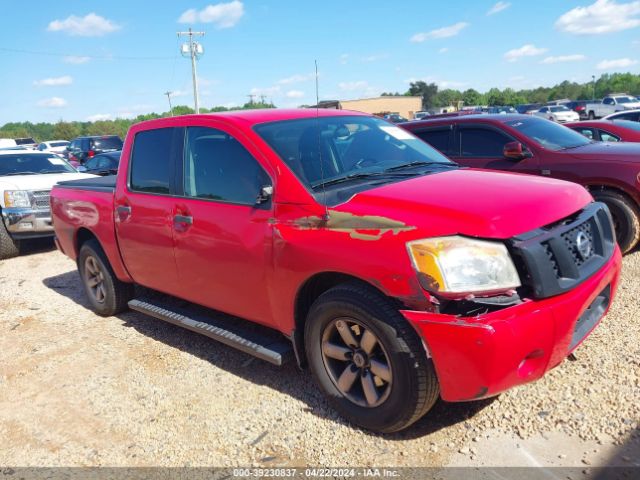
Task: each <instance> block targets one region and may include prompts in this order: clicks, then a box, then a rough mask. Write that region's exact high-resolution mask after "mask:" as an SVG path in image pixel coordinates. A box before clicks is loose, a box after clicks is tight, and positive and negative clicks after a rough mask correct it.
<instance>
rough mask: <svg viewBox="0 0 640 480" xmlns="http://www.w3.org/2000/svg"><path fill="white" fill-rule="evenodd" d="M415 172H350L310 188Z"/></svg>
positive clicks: (407, 174)
mask: <svg viewBox="0 0 640 480" xmlns="http://www.w3.org/2000/svg"><path fill="white" fill-rule="evenodd" d="M415 175H416V174H415V173H400V172H398V173H393V172H387V171H384V172H355V173H350V174H349V175H346V176H344V177H339V178H334V179H332V180H326V181H324V182H318V183H315V184H313V185H311V188H318V187H328V186H329V185H336V184H338V183H345V182H350V181H352V180H360V179H362V178H371V177H413V176H415Z"/></svg>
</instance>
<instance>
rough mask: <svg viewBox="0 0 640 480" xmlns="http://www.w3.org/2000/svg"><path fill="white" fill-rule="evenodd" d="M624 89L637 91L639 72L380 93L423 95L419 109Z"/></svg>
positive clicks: (592, 95) (423, 85) (419, 85)
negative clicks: (525, 84)
mask: <svg viewBox="0 0 640 480" xmlns="http://www.w3.org/2000/svg"><path fill="white" fill-rule="evenodd" d="M616 92H624V93H628V94H630V95H639V94H640V75H635V74H632V73H613V74H608V73H605V74H604V75H601V76H600V78H598V79H596V80H595V82H586V83H576V82H570V81H568V80H565V81H564V82H561V83H559V84H557V85H554V86H553V87H537V88H533V89H522V90H514V89H513V88H505V89H503V90H501V89H499V88H492V89H490V90H489V91H487V92H484V93H480V92H478V91H477V90H475V89H473V88H469V89H467V90H464V91H460V90H456V89H452V88H445V89H442V90H441V89H439V88H438V85H437V84H435V83H427V82H424V81H421V80H419V81H415V82H411V83H410V85H409V89H408V90H407V91H406V92H405V93H398V92H395V93H392V92H385V93H383V94H382V95H391V96H396V95H398V96H400V95H413V96H421V97H422V108H423V109H424V110H428V109H431V108H438V107H448V106H450V105H456V104H457V103H458V102H464V105H467V106H471V105H490V106H494V105H511V106H515V105H518V104H524V103H546V102H549V101H552V100H560V99H563V98H569V99H571V100H591V99H598V98H602V97H603V96H605V95H608V94H610V93H616Z"/></svg>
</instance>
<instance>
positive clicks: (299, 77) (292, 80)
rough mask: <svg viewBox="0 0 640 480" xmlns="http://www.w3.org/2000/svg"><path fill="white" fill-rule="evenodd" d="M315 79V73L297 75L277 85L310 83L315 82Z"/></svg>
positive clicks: (282, 80) (280, 81) (284, 79)
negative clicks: (310, 81)
mask: <svg viewBox="0 0 640 480" xmlns="http://www.w3.org/2000/svg"><path fill="white" fill-rule="evenodd" d="M313 78H314V74H313V73H308V74H306V75H301V74H296V75H291V76H290V77H287V78H283V79H281V80H278V81H277V82H276V83H277V84H278V85H291V84H294V83H302V82H308V81H309V80H313Z"/></svg>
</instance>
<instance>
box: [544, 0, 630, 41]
mask: <svg viewBox="0 0 640 480" xmlns="http://www.w3.org/2000/svg"><path fill="white" fill-rule="evenodd" d="M638 15H640V1H634V2H629V3H617V2H616V1H615V0H596V2H595V3H593V4H591V5H589V6H588V7H576V8H574V9H572V10H569V11H568V12H566V13H565V14H563V15H562V16H560V18H558V20H557V21H556V28H557V29H558V30H561V31H563V32H567V33H573V34H575V35H598V34H603V33H611V32H619V31H621V30H627V29H629V28H635V27H637V26H638V25H640V18H637V17H638Z"/></svg>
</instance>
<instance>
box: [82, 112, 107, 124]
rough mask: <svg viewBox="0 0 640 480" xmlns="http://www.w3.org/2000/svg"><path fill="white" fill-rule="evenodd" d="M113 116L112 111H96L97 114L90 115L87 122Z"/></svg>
mask: <svg viewBox="0 0 640 480" xmlns="http://www.w3.org/2000/svg"><path fill="white" fill-rule="evenodd" d="M112 118H113V117H112V116H111V114H110V113H96V114H95V115H89V116H88V117H87V122H99V121H101V120H111V119H112Z"/></svg>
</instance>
